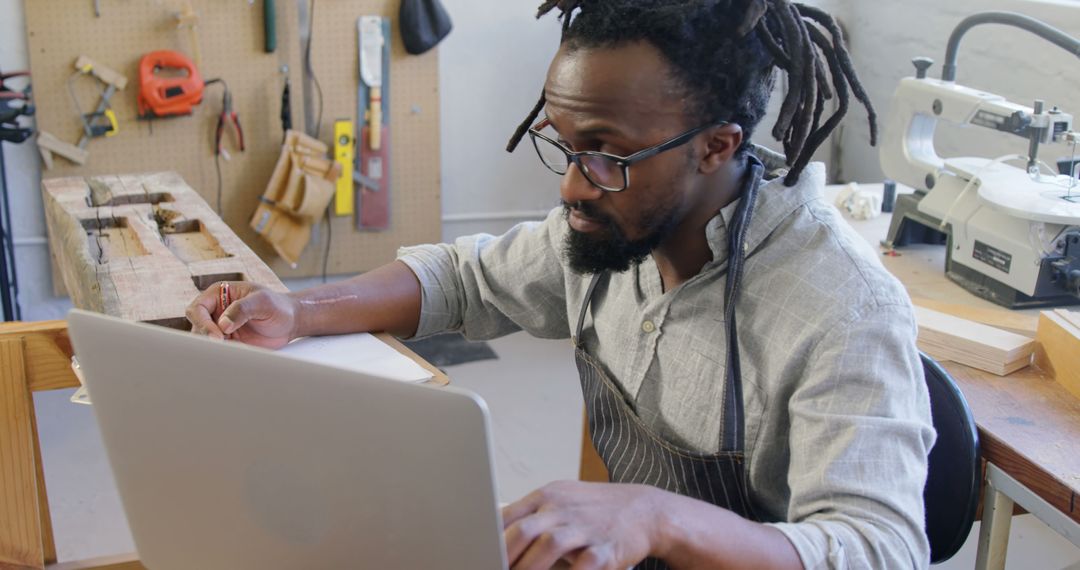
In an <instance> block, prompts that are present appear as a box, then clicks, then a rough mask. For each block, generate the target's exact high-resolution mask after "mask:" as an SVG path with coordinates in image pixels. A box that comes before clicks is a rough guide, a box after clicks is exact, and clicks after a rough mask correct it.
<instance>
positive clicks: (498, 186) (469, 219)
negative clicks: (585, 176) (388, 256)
mask: <svg viewBox="0 0 1080 570" xmlns="http://www.w3.org/2000/svg"><path fill="white" fill-rule="evenodd" d="M443 5H444V6H445V7H446V9H447V11H448V12H449V13H450V17H451V18H452V19H453V21H454V31H453V32H451V34H450V35H449V36H447V38H446V40H444V41H443V43H442V44H440V46H439V50H440V51H439V78H440V81H439V87H440V93H441V99H440V109H439V111H440V120H441V125H440V127H441V131H442V137H443V141H442V148H441V152H442V189H443V215H444V218H445V219H444V221H443V236H444V238H446V239H452V238H454V237H457V236H460V235H467V234H471V233H475V232H479V231H486V232H493V233H498V232H501V231H503V230H505V229H507V228H509V227H510V225H512V224H514V223H516V222H518V221H521V220H522V219H526V218H529V217H530V216H529V214H533V215H534V216H535V215H536V214H539V213H541V212H546V211H548V210H550V209H551V208H553V207H554V206H555V205H557V204H558V201H559V179H558V177H557V176H556V175H555V174H553V173H552V172H551V171H549V170H547V169H546V168H545V167H544V166H543V165H542V164H541V163H540V160H539V159H538V158H537V157H536V152H535V151H534V150H533V148H532V144H531V143H530V142H529V140H528V137H526V138H525V139H524V140H522V142H521V144H520V145H518V148H517V150H516V151H515V152H514V153H513V154H509V153H507V152H506V150H505V147H506V142H507V141H508V140H509V139H510V135H511V134H513V132H514V129H515V128H516V127H517V125H518V124H519V123H520V122H521V121H523V120H524V119H525V117H526V116H527V115H528V113H529V111H530V110H531V109H532V108H533V105H535V104H536V101H537V99H538V98H539V96H540V92H541V90H542V89H543V86H544V77H545V75H546V74H547V68H548V62H550V61H551V58H552V56H553V55H554V54H555V51H556V50H557V49H558V47H559V21H558V20H557V19H556V18H555V17H554V14H549V15H547V16H545V17H544V18H542V19H540V20H536V19H535V18H534V17H533V16H534V14H535V9H536V6H537V5H539V3H538V2H493V1H491V0H444V2H443ZM491 218H498V219H491Z"/></svg>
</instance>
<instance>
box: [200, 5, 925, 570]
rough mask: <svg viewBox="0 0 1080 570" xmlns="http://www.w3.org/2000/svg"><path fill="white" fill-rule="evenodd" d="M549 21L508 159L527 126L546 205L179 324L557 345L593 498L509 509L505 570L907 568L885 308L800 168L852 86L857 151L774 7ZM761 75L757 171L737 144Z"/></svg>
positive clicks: (905, 472)
mask: <svg viewBox="0 0 1080 570" xmlns="http://www.w3.org/2000/svg"><path fill="white" fill-rule="evenodd" d="M555 8H558V9H559V10H560V11H561V13H562V14H561V15H562V23H563V39H562V43H561V46H560V48H559V51H558V53H557V54H556V56H555V58H554V60H553V61H552V63H551V66H550V69H549V71H548V75H547V80H546V82H545V84H544V90H543V95H542V96H541V99H540V101H539V103H538V104H537V105H536V107H535V108H534V109H533V112H532V113H531V115H530V116H529V117H528V119H526V121H525V122H524V123H523V124H522V126H521V127H520V128H519V129H518V131H517V133H515V135H514V137H513V140H512V141H511V144H510V148H511V149H513V147H514V146H516V144H517V143H518V142H519V140H521V139H522V138H524V136H525V135H526V134H528V136H529V137H530V139H531V142H532V143H533V146H534V147H535V149H536V151H537V152H538V154H539V156H540V158H541V160H542V161H543V162H544V164H545V165H546V166H547V167H548V168H549V169H551V170H552V171H554V172H555V173H557V174H559V175H560V176H561V194H562V201H563V207H562V208H558V209H556V210H554V211H552V213H551V214H550V215H549V216H548V218H547V219H546V220H545V221H543V222H540V223H527V224H521V225H518V226H517V227H515V228H513V229H511V230H510V231H509V232H507V233H506V234H504V235H502V236H499V237H493V236H489V235H480V236H473V237H469V238H462V239H460V240H458V241H457V242H456V243H455V244H443V245H429V246H420V247H415V248H406V249H403V250H402V252H401V253H400V258H399V260H397V261H395V262H394V263H391V264H389V265H386V266H384V267H382V268H380V269H377V270H375V271H372V272H369V273H367V274H364V275H361V276H358V277H355V278H353V279H351V280H349V281H345V282H341V283H336V284H330V285H324V286H322V287H319V288H315V289H311V290H307V291H301V292H297V293H293V294H290V295H281V294H275V293H272V292H269V291H265V290H258V289H255V288H252V287H251V286H250V285H249V284H246V283H235V284H232V286H233V290H234V291H235V292H236V293H237V296H239V297H242V298H240V300H239V301H237V302H235V303H233V304H232V305H231V306H230V307H229V308H228V310H226V311H225V312H224V314H221V313H220V312H218V310H217V309H216V306H217V302H216V297H217V287H211V288H210V290H208V291H207V292H206V293H204V294H203V295H202V296H201V297H200V298H199V299H197V300H196V301H195V302H194V303H193V304H192V306H191V308H190V309H189V312H188V316H189V318H190V319H191V321H192V323H193V325H194V329H195V330H196V331H197V332H201V333H203V334H209V335H213V336H216V337H219V338H220V337H223V336H226V335H228V336H230V337H231V338H235V339H238V340H241V341H244V342H249V343H253V344H259V345H262V346H270V347H277V346H281V345H282V344H284V343H285V342H288V341H289V340H290V339H292V338H296V337H298V336H304V335H311V334H331V333H341V332H349V331H358V330H385V331H390V332H393V333H395V334H398V335H400V336H403V337H409V336H414V335H415V336H424V335H429V334H433V333H437V332H442V331H446V330H457V331H461V332H462V333H464V334H465V335H466V336H468V337H470V338H477V339H482V338H492V337H495V336H499V335H504V334H508V333H510V332H513V331H517V330H526V331H528V332H530V333H531V334H533V335H535V336H540V337H547V338H567V337H569V338H572V339H573V341H574V345H575V347H576V349H577V350H576V356H577V363H578V369H579V372H580V375H581V382H582V390H583V394H584V396H585V402H586V409H587V413H588V421H589V427H590V432H591V437H592V440H593V443H594V444H595V446H596V448H597V451H598V452H599V453H600V455H601V457H602V458H603V460H604V462H605V464H606V466H607V468H608V470H609V472H610V474H611V480H612V483H605V484H597V483H582V482H560V483H555V484H551V485H548V486H546V487H544V488H542V489H540V490H538V491H536V492H534V493H532V494H530V495H529V496H527V497H525V498H524V499H522V500H520V501H518V502H516V503H514V504H512V505H510V506H508V507H506V509H505V510H504V512H503V517H504V522H505V525H506V530H505V538H506V546H507V553H508V556H509V560H510V563H511V565H512V566H513V568H515V569H546V568H549V567H550V566H551V565H552V564H553V563H555V562H556V561H557V560H559V559H561V558H562V559H566V560H568V561H570V562H571V563H572V564H573V568H575V569H577V570H587V569H598V568H605V569H610V568H620V569H621V568H626V567H628V566H633V565H639V567H641V568H665V567H670V568H800V567H805V568H910V567H920V568H921V567H925V566H926V565H927V564H928V559H929V549H928V544H927V539H926V536H925V534H924V529H923V517H924V514H923V513H924V511H923V503H922V488H923V484H924V480H925V476H926V458H927V453H928V452H929V450H930V447H931V446H932V444H933V441H934V431H933V428H932V427H931V423H930V415H929V402H928V396H927V392H926V387H925V385H924V383H923V378H922V368H921V365H920V361H919V357H918V354H917V350H916V348H915V331H916V328H915V323H914V318H913V315H912V309H911V305H910V301H909V300H908V298H907V295H906V294H905V292H904V290H903V288H902V287H901V286H900V284H899V283H898V282H896V280H894V279H893V278H892V277H890V276H889V275H888V273H887V272H886V271H885V270H884V269H883V268H882V266H881V265H880V263H879V262H878V260H877V258H876V255H875V253H874V252H873V251H871V250H870V248H868V247H867V246H866V245H865V244H864V243H863V242H862V240H861V239H860V238H859V237H858V236H856V235H854V234H853V233H852V232H851V230H850V229H848V228H847V227H846V225H845V223H844V222H843V221H842V220H841V219H840V218H839V216H838V214H837V212H836V211H835V210H834V209H833V208H832V207H831V206H829V205H827V204H826V203H824V202H823V200H822V198H821V187H822V185H823V183H824V172H823V170H824V169H823V167H822V166H821V165H820V164H810V162H809V161H810V156H811V155H812V154H813V152H814V150H815V149H816V148H817V147H818V146H819V145H820V144H821V143H822V142H823V141H824V140H825V139H826V137H827V136H828V134H829V133H830V132H831V131H832V129H833V128H834V127H835V126H836V125H837V124H838V122H839V121H840V118H841V116H842V115H843V114H844V112H845V111H846V110H847V107H848V103H849V91H850V93H851V94H853V95H854V97H855V98H856V99H858V100H859V101H860V102H862V103H863V104H864V106H865V107H866V108H867V110H868V111H869V113H870V117H869V122H870V125H871V134H872V136H873V134H874V133H873V129H874V115H873V110H872V107H871V106H870V103H869V100H868V99H867V97H866V95H865V93H864V92H863V90H862V88H861V86H860V85H859V82H858V79H857V77H856V75H855V72H854V70H853V68H852V65H851V62H850V59H849V58H848V55H847V52H846V51H845V49H844V46H843V42H842V39H841V37H840V30H839V27H838V26H837V25H836V23H835V22H834V21H833V20H832V18H831V17H829V16H828V15H827V14H825V13H823V12H821V11H820V10H817V9H815V8H812V7H809V6H804V5H797V4H790V3H789V2H788V1H787V0H579V1H574V0H561V1H557V0H548V1H547V2H545V3H544V4H543V5H542V6H541V8H540V15H541V16H542V15H544V14H545V13H548V12H549V11H551V10H553V9H555ZM774 68H778V69H780V70H782V71H783V72H785V73H786V74H787V79H788V85H789V87H788V90H787V93H786V95H785V98H784V101H783V104H782V106H781V109H780V114H779V118H778V120H777V122H776V125H775V126H774V128H773V130H772V134H773V136H774V137H775V138H777V139H778V140H780V141H781V142H782V143H783V147H784V151H785V152H784V156H783V157H780V160H781V162H784V163H786V164H782V165H781V166H785V167H786V173H783V175H782V177H779V178H774V177H773V174H775V173H774V172H773V170H774V169H773V168H771V167H770V168H766V167H765V166H764V165H763V163H762V159H764V158H767V155H768V153H766V152H764V151H763V150H761V149H759V148H757V147H755V146H754V145H752V144H751V143H750V138H751V135H752V133H753V132H754V129H755V127H756V126H757V124H758V122H759V121H760V120H761V118H762V115H763V114H764V111H765V108H766V104H767V102H768V98H769V94H770V91H771V89H772V86H773V74H774ZM833 97H835V98H836V99H837V109H838V110H837V112H835V113H830V115H829V117H828V118H827V119H825V120H824V121H822V118H823V116H824V115H825V109H826V103H825V102H826V101H827V100H830V99H832V98H833ZM541 112H543V114H544V116H543V118H540V113H541ZM736 321H738V326H736Z"/></svg>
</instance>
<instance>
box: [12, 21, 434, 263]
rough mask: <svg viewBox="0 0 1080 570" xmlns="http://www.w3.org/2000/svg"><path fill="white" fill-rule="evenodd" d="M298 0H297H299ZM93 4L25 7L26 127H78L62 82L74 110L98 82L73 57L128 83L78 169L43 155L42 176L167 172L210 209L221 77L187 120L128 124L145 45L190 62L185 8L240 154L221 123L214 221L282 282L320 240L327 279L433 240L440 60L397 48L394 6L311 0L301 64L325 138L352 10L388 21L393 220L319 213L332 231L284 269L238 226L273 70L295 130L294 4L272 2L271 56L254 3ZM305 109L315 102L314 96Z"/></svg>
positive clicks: (350, 80) (267, 129)
mask: <svg viewBox="0 0 1080 570" xmlns="http://www.w3.org/2000/svg"><path fill="white" fill-rule="evenodd" d="M301 1H303V0H301ZM93 4H94V3H93V1H92V0H62V1H53V0H49V1H30V0H26V1H25V2H24V6H25V13H26V24H27V40H28V43H29V49H30V66H31V72H32V75H33V84H34V96H35V103H36V105H37V108H38V112H37V125H38V128H39V129H40V130H41V131H45V132H49V133H51V134H53V135H55V136H56V137H58V138H60V139H61V140H63V141H65V142H69V143H72V144H74V143H75V142H76V141H77V140H78V139H79V136H80V134H81V124H80V122H79V119H78V115H77V113H76V111H75V107H74V106H73V104H72V97H71V95H70V94H69V86H70V87H71V88H73V90H74V91H75V95H76V97H77V99H78V104H79V106H80V108H81V110H82V112H84V113H86V112H90V111H91V110H93V108H94V107H95V106H96V105H97V102H98V100H99V98H100V94H101V89H102V86H101V84H100V82H98V81H96V80H94V79H91V78H89V77H83V76H81V77H78V78H77V79H76V80H74V81H72V82H70V84H69V81H68V80H69V77H71V75H72V73H73V72H74V71H75V70H74V62H75V60H76V58H77V57H78V56H80V55H86V56H88V57H90V58H92V59H93V60H94V61H96V62H98V63H99V64H100V65H103V66H107V67H110V68H112V69H115V70H116V71H118V72H120V73H122V74H124V75H125V76H126V77H127V78H128V85H127V88H126V89H124V90H123V91H120V92H118V93H117V94H116V95H114V96H113V98H112V101H111V103H112V109H113V110H114V112H115V113H116V116H117V119H118V122H119V132H118V133H117V134H116V135H115V136H111V137H100V138H95V139H92V140H91V141H90V144H89V146H88V147H87V148H88V150H89V151H90V157H89V160H88V161H87V162H86V164H85V165H82V166H78V165H75V164H72V163H70V162H67V161H66V160H65V159H63V158H59V157H58V158H56V159H54V162H55V166H54V167H53V169H52V170H48V171H43V177H46V178H53V177H63V176H96V175H109V174H124V173H137V172H149V171H162V170H175V171H177V172H179V173H180V174H181V176H182V177H183V178H184V180H185V181H186V182H187V183H188V184H189V185H190V186H192V187H193V188H195V190H196V191H198V193H199V194H200V195H201V196H202V197H203V198H204V199H205V200H206V201H207V202H208V203H209V204H211V205H212V206H213V205H215V204H216V202H217V191H218V190H217V189H218V179H217V171H216V169H215V164H214V148H213V146H214V145H213V141H214V133H215V127H216V124H217V117H218V114H219V113H220V111H221V104H222V101H221V98H222V89H221V86H220V85H209V86H207V88H206V90H205V93H204V98H203V102H202V103H201V104H200V105H199V106H198V107H196V108H195V111H194V113H193V114H192V115H190V116H186V117H175V118H167V119H155V120H152V121H148V120H142V119H137V111H136V104H135V101H136V96H137V94H138V90H139V83H138V62H139V59H140V58H141V57H142V56H143V55H144V54H146V53H149V52H151V51H154V50H159V49H168V50H175V51H179V52H182V53H184V54H187V55H188V56H189V57H193V55H194V53H196V50H195V49H193V44H192V34H191V33H190V32H189V31H188V30H187V29H178V28H177V24H176V22H177V20H176V14H177V13H180V12H182V11H183V10H184V9H185V7H187V6H188V5H190V6H191V8H193V9H194V12H195V13H196V14H197V15H198V26H197V35H198V42H199V47H198V50H197V52H198V53H199V54H200V55H201V63H200V64H199V72H200V74H201V75H202V76H203V78H204V79H211V78H218V77H220V78H223V79H225V81H227V82H228V86H229V88H230V90H231V91H232V93H233V107H234V110H235V111H236V112H237V113H238V114H239V117H240V122H241V124H242V125H243V128H244V138H245V143H246V147H247V149H246V151H245V152H242V153H241V152H237V150H236V146H235V138H233V133H232V132H231V131H228V130H227V131H226V134H225V140H224V146H225V148H226V150H228V151H229V153H230V156H231V159H230V160H224V159H223V160H221V161H220V166H221V177H222V194H221V204H222V218H223V219H224V220H225V222H226V223H227V224H228V225H229V226H230V227H231V228H232V229H233V231H235V232H236V234H237V235H238V236H240V238H241V239H243V241H244V242H245V243H247V244H248V245H249V246H250V247H251V248H252V249H253V250H254V251H255V252H256V253H257V254H258V255H259V256H260V257H261V258H263V259H264V260H265V261H266V262H267V263H268V264H269V265H270V267H271V268H272V269H273V270H274V271H275V272H276V273H277V274H278V275H279V276H281V277H306V276H313V275H319V274H321V272H322V269H323V254H324V252H325V250H326V245H327V237H328V234H329V235H330V236H331V237H332V240H331V242H330V245H331V249H330V256H329V259H328V263H327V270H328V272H329V273H331V274H339V273H352V272H358V271H365V270H368V269H372V268H374V267H377V266H379V265H381V264H383V263H386V262H388V261H390V260H392V259H393V258H394V253H395V251H396V249H397V248H398V247H399V246H401V245H406V244H412V243H420V242H430V241H437V240H438V239H439V238H440V235H441V229H440V213H441V206H440V202H439V195H440V190H439V121H438V110H439V109H438V60H437V56H436V54H435V50H432V51H431V52H428V53H427V54H424V55H422V56H411V55H408V54H407V53H406V52H405V50H404V47H403V45H402V43H401V39H400V36H399V34H398V31H397V26H396V21H395V20H396V17H397V9H398V1H397V0H314V10H313V12H312V15H313V16H314V18H313V20H312V22H313V28H312V38H313V41H312V47H311V64H312V68H313V70H314V72H315V75H316V77H317V78H318V80H319V83H320V84H321V87H322V91H323V97H322V104H323V112H322V124H321V126H320V129H319V138H320V140H322V141H324V142H327V143H328V144H331V145H332V137H333V123H334V121H335V120H336V119H341V118H348V119H352V120H355V119H356V107H357V101H356V96H357V95H356V93H357V85H358V83H357V82H358V81H359V69H358V55H357V28H356V21H357V18H359V17H360V16H361V15H368V14H375V15H383V16H388V17H390V18H392V23H393V26H392V30H393V32H392V36H393V38H392V52H391V69H390V72H389V75H390V93H391V94H392V96H393V97H394V99H393V101H392V102H391V104H390V105H389V107H390V113H391V115H390V127H391V141H393V146H392V147H391V153H392V158H391V160H392V167H391V168H392V170H391V176H392V180H393V187H392V188H391V190H390V192H391V212H392V218H391V226H390V228H389V229H388V230H385V231H382V232H360V231H357V230H356V229H355V225H354V221H353V217H352V216H342V217H338V216H331V218H332V221H331V226H332V227H331V229H332V232H327V228H326V227H325V226H326V223H325V222H324V221H320V223H319V224H318V225H316V226H315V228H314V230H313V236H312V240H311V242H310V243H309V245H308V247H307V249H306V250H305V251H304V253H303V255H302V256H301V259H300V261H299V263H298V265H297V266H296V267H290V266H289V265H288V264H286V263H285V262H284V261H282V260H281V259H280V258H279V257H277V255H276V254H275V253H274V251H273V249H272V248H271V247H269V245H268V244H266V243H265V242H264V241H263V239H262V238H260V237H259V236H258V235H256V234H255V232H254V231H253V230H252V229H251V228H250V227H249V225H248V221H249V220H250V218H251V215H252V213H253V212H254V211H255V207H256V204H257V202H258V198H259V196H260V195H262V193H263V191H264V190H265V188H266V184H267V182H268V180H269V179H270V175H271V173H272V171H273V169H274V165H275V163H276V161H277V158H278V155H279V153H280V150H281V146H280V145H281V141H282V134H283V133H282V128H281V120H280V112H281V91H282V87H283V86H284V82H285V73H283V72H282V66H283V65H286V66H287V69H288V71H287V74H288V77H289V79H290V81H291V91H292V105H291V108H292V117H293V128H295V129H299V130H303V129H304V126H305V124H304V101H303V98H304V96H305V91H307V92H308V94H309V95H310V96H312V97H314V98H315V99H317V96H316V92H315V91H314V90H310V89H309V90H305V89H304V76H303V73H302V70H303V64H302V50H301V45H300V37H301V34H300V25H299V17H298V15H299V12H298V8H299V7H300V4H299V3H298V2H296V0H276V6H277V10H276V11H277V51H276V52H274V53H265V52H264V50H263V6H262V4H263V0H258V1H255V2H251V1H244V0H230V1H228V2H226V1H222V0H191V1H190V2H188V1H186V0H100V6H101V17H99V18H98V17H95V16H94V11H93V10H94V6H93ZM311 104H312V105H313V106H314V109H315V110H316V114H317V111H318V108H319V101H318V100H313V101H312V102H311Z"/></svg>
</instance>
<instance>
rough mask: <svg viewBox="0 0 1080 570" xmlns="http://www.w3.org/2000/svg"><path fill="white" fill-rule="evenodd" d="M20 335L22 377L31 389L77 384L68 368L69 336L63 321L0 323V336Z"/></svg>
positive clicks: (40, 389) (74, 386) (76, 379)
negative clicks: (22, 346) (22, 365)
mask: <svg viewBox="0 0 1080 570" xmlns="http://www.w3.org/2000/svg"><path fill="white" fill-rule="evenodd" d="M7 337H21V338H22V339H23V342H24V353H25V355H26V358H25V364H26V381H27V385H28V386H29V387H30V391H31V392H40V391H42V390H59V389H63V388H77V387H78V386H79V380H78V378H76V377H75V373H74V372H72V371H71V355H72V349H71V340H70V339H69V338H68V333H67V323H66V322H64V321H40V322H33V323H2V324H0V338H7Z"/></svg>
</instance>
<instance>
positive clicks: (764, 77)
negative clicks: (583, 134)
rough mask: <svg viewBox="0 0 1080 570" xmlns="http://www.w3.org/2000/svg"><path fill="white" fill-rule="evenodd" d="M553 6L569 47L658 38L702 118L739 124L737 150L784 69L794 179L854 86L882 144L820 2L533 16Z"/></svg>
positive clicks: (637, 1)
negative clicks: (830, 105) (831, 106)
mask: <svg viewBox="0 0 1080 570" xmlns="http://www.w3.org/2000/svg"><path fill="white" fill-rule="evenodd" d="M555 8H558V9H559V10H560V11H561V15H560V18H561V19H562V40H561V41H562V43H563V44H564V45H565V47H566V48H567V49H571V50H572V49H578V48H593V47H617V46H620V45H623V44H626V43H631V42H636V41H647V42H649V43H651V44H652V45H653V46H655V47H656V48H657V49H658V50H659V51H660V53H661V54H663V56H664V57H665V58H666V59H667V61H668V62H669V63H670V64H671V66H672V69H673V75H674V79H675V80H676V81H677V82H679V83H680V84H681V87H682V88H683V89H685V90H686V93H687V94H688V95H689V100H690V101H691V108H690V109H688V111H689V112H690V113H692V114H693V115H695V116H697V117H698V118H700V119H701V120H702V121H728V122H731V123H736V124H738V125H739V126H740V127H742V130H743V133H744V135H745V136H744V142H743V146H742V147H740V149H739V153H740V155H741V154H742V153H745V152H747V151H749V150H750V148H751V147H752V144H751V143H750V137H751V135H752V134H753V132H754V129H755V127H756V126H757V124H758V123H759V122H760V121H761V118H762V117H763V116H764V114H765V109H766V107H767V106H768V102H769V95H770V94H771V92H772V87H773V77H774V73H773V71H774V69H780V70H783V71H784V72H785V73H786V74H787V78H788V86H787V92H786V93H785V95H784V101H783V103H782V105H781V107H780V113H779V116H778V117H777V120H776V124H775V125H774V126H773V129H772V136H773V138H775V139H776V140H778V141H780V142H781V143H782V144H783V147H784V158H785V162H786V164H787V166H788V167H789V170H788V174H787V176H786V177H785V179H784V183H785V184H786V185H788V186H792V185H794V184H795V183H796V182H797V181H798V179H799V175H800V174H801V173H802V171H803V169H804V168H806V165H807V164H809V162H810V158H811V156H813V154H814V151H816V150H817V149H818V147H820V146H821V144H822V143H824V142H825V140H826V139H827V138H828V136H829V134H830V133H831V132H832V131H833V129H835V128H836V126H837V125H839V123H840V120H841V119H842V118H843V116H844V114H845V113H847V110H848V107H849V105H850V97H851V95H854V96H855V99H857V100H858V101H859V102H860V103H862V105H863V106H864V107H865V108H866V111H867V122H868V123H869V125H870V144H871V146H873V145H875V144H877V114H876V113H875V112H874V107H873V105H872V104H871V103H870V98H869V97H868V96H867V95H866V91H865V90H864V89H863V87H862V84H861V83H860V82H859V78H858V76H857V75H856V73H855V68H854V66H853V64H852V62H851V57H850V55H849V54H848V52H847V48H846V47H845V46H844V39H843V32H842V30H841V29H840V26H839V25H838V24H837V23H836V20H834V19H833V17H832V16H830V15H829V14H828V13H826V12H824V11H822V10H820V9H818V8H814V7H812V6H806V5H803V4H798V3H792V2H789V1H788V0H545V1H544V3H543V4H541V5H540V9H539V11H538V12H537V16H536V17H537V18H540V17H543V16H544V15H545V14H547V13H548V12H550V11H552V10H554V9H555ZM575 12H577V14H575ZM830 80H831V81H830ZM849 90H850V93H849ZM834 96H835V97H837V105H836V111H835V112H834V113H832V115H830V116H829V117H828V118H827V119H825V121H824V122H822V116H823V115H824V112H825V102H826V101H830V100H832V98H833V97H834ZM545 102H546V100H545V97H544V94H543V93H541V94H540V100H539V101H538V102H537V103H536V106H535V107H533V109H532V111H531V112H530V113H529V116H528V117H527V118H526V119H525V121H524V122H522V123H521V125H520V126H518V128H517V130H516V131H515V132H514V135H513V137H512V138H511V139H510V143H509V144H508V145H507V150H508V151H513V150H514V148H516V147H517V144H518V143H519V142H520V141H521V139H522V137H524V136H525V133H526V132H527V131H528V129H529V127H530V126H531V125H532V124H533V121H535V120H536V117H537V116H538V115H539V114H540V111H541V110H543V108H544V104H545Z"/></svg>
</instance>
